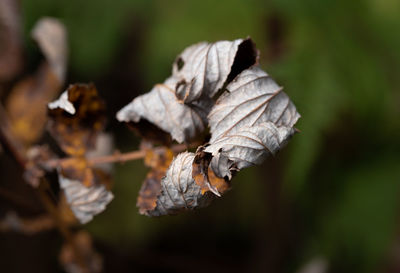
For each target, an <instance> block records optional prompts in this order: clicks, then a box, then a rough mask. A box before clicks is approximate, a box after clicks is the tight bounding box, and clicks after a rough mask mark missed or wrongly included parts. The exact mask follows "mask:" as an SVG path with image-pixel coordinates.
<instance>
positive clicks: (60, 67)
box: [32, 17, 68, 83]
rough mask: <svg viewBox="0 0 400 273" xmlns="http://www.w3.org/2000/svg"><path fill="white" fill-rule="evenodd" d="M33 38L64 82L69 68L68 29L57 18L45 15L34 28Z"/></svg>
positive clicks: (61, 81)
mask: <svg viewBox="0 0 400 273" xmlns="http://www.w3.org/2000/svg"><path fill="white" fill-rule="evenodd" d="M32 38H33V39H34V40H35V41H36V42H37V43H38V45H39V47H40V49H41V50H42V52H43V55H44V56H45V57H46V59H47V61H48V62H49V64H50V66H51V68H52V70H53V72H54V74H55V75H56V76H57V78H58V80H59V81H60V83H64V80H65V73H66V68H67V54H68V48H67V30H66V29H65V26H64V25H63V24H62V23H61V22H60V21H59V20H57V19H55V18H51V17H44V18H42V19H40V20H39V21H38V22H37V23H36V25H35V27H34V29H33V30H32Z"/></svg>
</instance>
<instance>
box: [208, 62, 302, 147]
mask: <svg viewBox="0 0 400 273" xmlns="http://www.w3.org/2000/svg"><path fill="white" fill-rule="evenodd" d="M226 89H227V91H225V93H223V94H222V95H221V96H220V97H219V98H218V100H217V102H216V104H215V106H214V107H213V109H212V110H211V112H210V114H209V116H208V118H209V124H210V128H211V133H212V137H211V140H210V143H213V142H215V141H216V140H217V139H219V138H221V137H224V136H228V135H232V134H235V132H237V131H240V130H241V128H243V127H251V126H255V125H258V124H260V123H263V122H272V123H274V124H275V125H276V126H277V127H280V126H284V127H289V128H291V127H293V125H294V124H295V123H296V122H297V120H298V119H299V118H300V115H299V113H298V112H297V111H296V107H295V106H294V104H293V103H292V102H291V101H290V99H289V97H288V96H287V95H286V94H285V93H284V92H283V91H282V87H280V86H278V84H277V83H276V82H275V81H274V80H273V79H272V78H271V77H270V76H269V75H268V74H267V73H265V72H264V71H263V70H261V69H260V68H259V67H256V66H254V67H251V68H249V69H246V70H244V71H243V72H242V73H240V74H239V75H238V76H237V77H236V78H235V79H234V80H233V81H232V82H231V83H229V84H228V85H227V87H226Z"/></svg>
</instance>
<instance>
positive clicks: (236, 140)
mask: <svg viewBox="0 0 400 273" xmlns="http://www.w3.org/2000/svg"><path fill="white" fill-rule="evenodd" d="M294 133H295V130H294V129H293V128H291V127H284V126H281V127H276V126H275V124H273V123H272V122H267V123H260V124H258V125H255V126H251V127H243V128H241V129H240V130H239V131H237V132H235V133H232V134H229V135H227V136H224V137H221V138H219V139H217V140H216V141H214V142H213V143H211V144H210V145H209V146H207V147H206V148H205V151H206V152H208V153H211V154H212V155H213V156H214V158H213V159H212V163H211V166H212V169H213V170H214V171H215V173H216V174H217V175H218V176H220V177H226V176H227V177H228V178H229V179H231V178H232V174H233V173H234V172H236V171H238V170H241V169H243V168H247V167H250V166H253V165H259V164H261V163H262V162H263V161H264V160H265V158H266V157H267V156H268V155H274V154H275V153H276V152H277V151H279V150H280V149H281V148H282V147H283V146H284V145H285V144H286V142H287V141H288V139H289V138H290V137H291V136H292V135H293V134H294Z"/></svg>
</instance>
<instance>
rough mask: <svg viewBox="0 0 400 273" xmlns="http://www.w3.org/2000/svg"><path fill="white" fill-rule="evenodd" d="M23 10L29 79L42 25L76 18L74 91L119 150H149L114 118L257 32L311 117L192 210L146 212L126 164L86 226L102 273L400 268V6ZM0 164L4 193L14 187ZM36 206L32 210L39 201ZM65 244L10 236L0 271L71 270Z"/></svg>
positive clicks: (138, 172)
mask: <svg viewBox="0 0 400 273" xmlns="http://www.w3.org/2000/svg"><path fill="white" fill-rule="evenodd" d="M21 8H22V14H23V25H24V39H25V45H26V50H27V57H28V60H29V64H30V66H31V67H32V68H33V67H34V66H35V65H36V64H37V62H38V59H39V58H40V56H39V51H38V49H37V48H36V46H35V44H34V43H33V41H32V40H31V39H30V36H29V31H30V30H31V28H32V26H33V25H34V23H35V22H36V21H37V20H38V19H39V18H40V17H42V16H54V17H57V18H59V19H60V20H61V21H62V22H63V23H65V25H66V27H67V29H68V33H69V46H70V57H69V67H68V81H67V82H68V83H74V82H89V81H91V82H94V83H95V84H96V86H97V88H98V89H99V91H100V93H101V95H102V96H103V97H104V98H105V100H106V102H107V106H108V118H109V123H108V127H107V131H109V132H112V133H113V134H114V137H115V145H116V148H118V149H119V150H121V151H129V150H132V149H137V147H138V143H139V139H138V138H137V137H135V136H134V135H133V134H132V133H131V132H130V131H129V130H127V129H126V128H125V127H124V126H123V125H122V124H118V123H117V122H116V121H115V119H114V115H115V113H116V111H117V110H119V109H120V108H121V107H122V106H124V105H125V104H127V103H128V102H129V101H130V100H132V99H133V98H134V97H135V96H137V95H139V94H142V93H144V92H147V91H149V90H150V89H151V87H152V85H153V84H155V83H158V82H162V81H164V79H165V78H166V77H167V76H168V75H170V70H171V65H172V62H173V61H174V59H175V56H176V55H177V54H178V53H180V52H181V51H182V50H183V49H184V48H185V47H187V46H189V45H191V44H193V43H196V42H198V41H203V40H206V41H217V40H224V39H228V40H232V39H236V38H245V37H247V36H251V37H252V39H253V40H254V41H255V43H256V44H257V47H258V49H259V50H260V53H261V58H260V64H261V66H262V67H263V69H265V70H266V71H267V72H268V73H269V74H270V75H272V76H273V77H274V78H275V79H276V80H277V82H278V83H279V84H280V85H282V86H284V88H285V89H284V90H285V92H286V93H287V94H288V95H289V96H290V97H291V99H292V100H293V102H294V103H295V105H296V106H297V109H298V111H299V112H300V114H301V115H302V118H301V119H300V121H299V122H298V124H297V126H296V127H297V128H299V129H300V130H301V133H300V134H297V135H296V136H295V137H294V138H293V139H292V141H290V143H289V145H288V146H287V147H286V148H285V149H284V150H283V151H282V152H280V153H279V155H277V156H276V157H274V158H269V159H268V160H267V161H266V162H265V163H264V164H263V165H262V166H259V167H253V168H249V169H246V170H243V171H242V172H240V173H239V174H238V176H237V177H236V178H235V179H234V181H233V189H232V190H231V191H230V192H229V193H227V194H226V195H225V196H224V197H223V198H221V199H220V200H216V201H215V202H214V203H213V204H212V205H211V206H210V207H208V208H206V209H202V210H198V211H195V212H192V213H185V214H182V215H178V216H170V217H162V218H156V219H154V218H147V217H145V216H141V215H139V214H138V210H137V208H136V197H137V193H138V191H139V188H140V185H141V182H142V180H143V179H144V177H145V174H146V172H147V169H146V168H145V167H144V165H143V163H142V162H141V161H135V162H129V163H125V164H123V165H116V166H115V168H114V179H115V185H114V188H113V192H114V194H115V200H114V201H112V203H111V204H110V205H109V207H108V209H107V210H106V211H105V212H104V213H102V214H100V215H98V216H96V217H95V219H94V220H93V221H92V222H91V223H90V224H88V225H87V226H85V228H87V230H89V231H90V233H91V234H92V236H93V238H94V242H95V247H96V249H97V251H98V252H99V253H100V254H101V255H102V256H103V259H104V268H105V271H106V272H209V273H211V272H276V273H278V272H302V273H311V272H316V273H323V272H400V222H399V220H400V214H399V212H400V210H399V209H400V203H399V197H400V92H399V91H400V90H399V89H400V87H399V86H400V77H399V76H400V50H399V49H400V35H399V30H400V16H399V11H400V2H399V1H397V0H384V1H383V0H364V1H348V0H325V1H317V0H302V1H289V0H281V1H278V0H270V1H256V0H250V1H239V0H220V1H211V0H203V1H175V0H174V1H162V0H159V1H148V0H147V1H146V0H143V1H131V0H113V1H107V0H90V1H89V0H86V1H82V0H68V1H67V0H62V1H54V0H23V1H22V2H21ZM4 156H5V155H4V154H3V155H1V157H4ZM1 162H2V165H1V170H0V171H1V173H0V184H1V185H2V187H7V185H11V183H13V182H12V181H14V182H15V181H19V180H18V179H19V178H18V177H19V176H20V173H18V172H17V171H16V170H14V169H13V167H12V166H11V165H12V164H11V163H10V162H9V161H7V160H6V159H3V160H2V161H1ZM10 181H11V182H10ZM15 183H17V182H15ZM23 198H24V197H23ZM24 200H25V198H24ZM25 201H26V202H28V205H29V204H31V205H29V206H31V208H32V209H33V210H34V206H35V205H34V203H35V199H34V198H33V199H32V200H25ZM61 244H62V238H61V237H60V236H59V235H58V233H57V232H56V231H51V232H45V233H40V234H38V235H34V236H25V235H20V234H17V233H3V234H1V235H0V271H1V272H58V271H62V269H61V267H60V266H59V264H58V261H57V256H58V252H59V249H60V246H61ZM310 263H311V264H312V265H314V266H315V267H317V270H319V271H311V270H310V268H308V269H307V268H305V266H306V265H307V264H309V265H310ZM324 268H325V269H324ZM302 269H304V271H300V270H302Z"/></svg>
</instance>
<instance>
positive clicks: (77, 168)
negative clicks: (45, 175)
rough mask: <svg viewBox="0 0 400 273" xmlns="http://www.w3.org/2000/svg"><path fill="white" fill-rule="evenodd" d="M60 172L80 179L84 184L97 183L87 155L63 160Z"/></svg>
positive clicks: (88, 185)
mask: <svg viewBox="0 0 400 273" xmlns="http://www.w3.org/2000/svg"><path fill="white" fill-rule="evenodd" d="M60 172H61V175H62V176H64V177H68V178H69V179H72V180H77V181H80V182H81V183H82V184H83V185H84V186H86V187H90V186H92V185H94V184H95V176H94V173H93V171H92V166H90V164H89V162H88V161H87V160H86V158H85V157H71V158H67V159H64V160H62V161H61V164H60Z"/></svg>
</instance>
